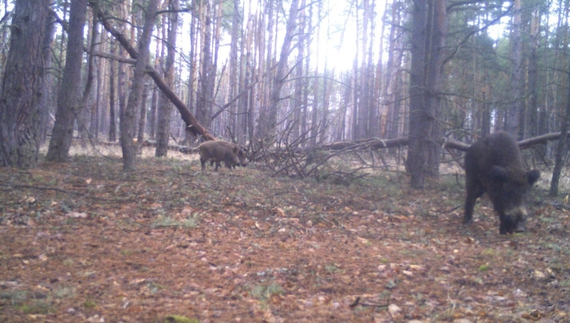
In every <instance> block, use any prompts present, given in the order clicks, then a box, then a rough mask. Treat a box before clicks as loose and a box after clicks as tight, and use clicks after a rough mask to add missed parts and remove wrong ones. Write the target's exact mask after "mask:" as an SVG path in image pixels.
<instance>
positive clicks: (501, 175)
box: [491, 165, 509, 182]
mask: <svg viewBox="0 0 570 323" xmlns="http://www.w3.org/2000/svg"><path fill="white" fill-rule="evenodd" d="M491 176H492V178H493V179H494V180H496V181H499V182H507V181H508V180H509V171H508V170H507V169H506V168H504V167H501V166H497V165H495V166H493V167H491Z"/></svg>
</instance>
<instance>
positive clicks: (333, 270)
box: [325, 264, 344, 274]
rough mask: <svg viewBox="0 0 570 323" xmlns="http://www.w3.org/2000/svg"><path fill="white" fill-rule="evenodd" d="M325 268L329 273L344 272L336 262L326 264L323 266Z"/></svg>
mask: <svg viewBox="0 0 570 323" xmlns="http://www.w3.org/2000/svg"><path fill="white" fill-rule="evenodd" d="M325 270H326V271H327V272H328V273H329V274H334V273H342V272H344V270H342V269H340V268H339V267H338V265H337V264H330V265H326V266H325Z"/></svg>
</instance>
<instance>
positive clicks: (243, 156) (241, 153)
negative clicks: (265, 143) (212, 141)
mask: <svg viewBox="0 0 570 323" xmlns="http://www.w3.org/2000/svg"><path fill="white" fill-rule="evenodd" d="M216 142H219V143H220V144H221V145H225V146H228V147H229V148H230V149H232V151H233V150H234V147H235V148H237V153H236V155H237V157H238V159H239V163H233V164H232V167H233V168H235V167H236V166H238V165H239V166H243V167H245V166H247V150H246V149H245V148H243V147H241V146H238V145H236V144H233V143H231V142H227V141H223V140H216ZM220 162H221V161H216V160H213V159H211V160H210V166H212V165H214V163H216V167H219V166H221V165H220Z"/></svg>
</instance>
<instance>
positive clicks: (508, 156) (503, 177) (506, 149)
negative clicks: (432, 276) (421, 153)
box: [463, 132, 540, 234]
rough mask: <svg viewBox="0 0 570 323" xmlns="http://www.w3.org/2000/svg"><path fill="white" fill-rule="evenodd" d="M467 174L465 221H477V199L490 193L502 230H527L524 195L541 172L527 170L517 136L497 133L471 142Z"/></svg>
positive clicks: (467, 159)
mask: <svg viewBox="0 0 570 323" xmlns="http://www.w3.org/2000/svg"><path fill="white" fill-rule="evenodd" d="M465 177H466V178H465V186H466V191H467V196H466V199H465V216H464V218H463V223H464V224H469V223H471V222H472V221H473V208H474V206H475V202H476V200H477V198H479V197H480V196H482V195H483V193H485V192H486V193H487V195H488V196H489V198H490V199H491V202H492V203H493V208H494V209H495V212H497V213H498V215H499V221H500V227H499V233H500V234H506V233H513V232H522V231H525V229H526V228H525V223H526V216H527V210H526V207H525V205H524V198H525V195H526V193H527V192H528V191H529V190H530V188H531V187H532V185H533V184H534V183H535V182H536V181H537V180H538V178H539V177H540V172H539V171H538V170H536V169H533V170H531V171H526V170H525V167H524V165H523V159H522V156H521V152H520V150H519V147H518V145H517V142H516V141H515V138H513V137H512V136H511V135H510V134H508V133H506V132H497V133H494V134H491V135H489V136H487V137H485V138H483V139H481V140H479V141H477V142H476V143H474V144H473V145H471V147H469V148H468V149H467V153H466V154H465Z"/></svg>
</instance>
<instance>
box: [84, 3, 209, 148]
mask: <svg viewBox="0 0 570 323" xmlns="http://www.w3.org/2000/svg"><path fill="white" fill-rule="evenodd" d="M94 10H97V16H98V17H99V19H100V20H101V23H102V25H103V27H104V28H105V29H106V30H107V31H108V32H109V33H110V34H111V35H113V37H115V39H116V40H117V41H118V42H119V43H120V44H121V46H123V48H125V50H126V51H127V53H129V56H130V57H131V58H132V59H134V60H136V59H137V57H138V53H137V50H136V49H135V48H134V47H133V46H132V45H131V43H130V41H129V40H128V39H127V38H126V37H125V35H123V34H122V33H121V32H120V31H119V30H118V29H116V28H115V27H113V26H112V25H111V22H110V19H109V18H108V17H106V16H105V14H104V13H103V12H102V11H101V9H100V8H99V7H97V6H95V7H94ZM146 73H147V74H148V75H149V76H150V77H151V78H152V79H153V81H154V83H155V84H156V86H157V87H158V88H159V89H160V91H162V93H163V94H164V95H165V96H166V98H168V100H170V102H172V104H174V106H175V107H176V108H177V109H178V111H179V112H180V116H181V117H182V120H184V122H185V123H186V129H187V130H188V131H190V133H192V134H193V135H194V136H199V135H200V136H202V137H203V138H204V139H205V140H215V138H214V136H212V135H211V134H210V132H209V131H208V130H207V129H206V128H204V127H203V126H202V125H201V124H200V123H199V122H198V120H197V119H196V118H195V117H194V115H193V114H192V113H191V112H190V110H189V109H188V107H186V105H185V104H184V102H182V100H180V98H179V97H178V96H177V95H176V93H174V91H173V90H172V89H171V88H170V87H169V86H168V85H167V84H166V82H165V81H164V79H163V78H162V77H161V76H160V74H159V73H158V71H157V70H155V69H154V68H153V67H152V66H150V65H147V71H146Z"/></svg>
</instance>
